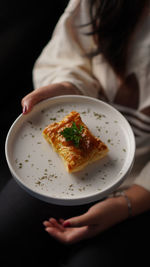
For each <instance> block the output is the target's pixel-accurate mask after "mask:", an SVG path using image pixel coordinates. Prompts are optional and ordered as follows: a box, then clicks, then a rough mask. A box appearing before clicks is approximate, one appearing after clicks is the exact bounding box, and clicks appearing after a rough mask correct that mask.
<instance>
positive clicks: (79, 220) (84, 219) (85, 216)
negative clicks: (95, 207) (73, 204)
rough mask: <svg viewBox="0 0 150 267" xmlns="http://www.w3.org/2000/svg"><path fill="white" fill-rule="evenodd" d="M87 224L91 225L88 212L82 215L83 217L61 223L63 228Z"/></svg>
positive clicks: (91, 221)
mask: <svg viewBox="0 0 150 267" xmlns="http://www.w3.org/2000/svg"><path fill="white" fill-rule="evenodd" d="M89 224H93V218H92V217H91V214H90V213H88V212H86V213H84V214H83V215H80V216H76V217H73V218H70V219H67V220H65V221H64V222H63V226H64V227H81V226H87V225H89Z"/></svg>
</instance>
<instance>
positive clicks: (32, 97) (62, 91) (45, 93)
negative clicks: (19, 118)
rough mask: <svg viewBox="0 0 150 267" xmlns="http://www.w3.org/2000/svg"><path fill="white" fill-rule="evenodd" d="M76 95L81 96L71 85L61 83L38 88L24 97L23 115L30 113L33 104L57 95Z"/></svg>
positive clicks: (22, 102)
mask: <svg viewBox="0 0 150 267" xmlns="http://www.w3.org/2000/svg"><path fill="white" fill-rule="evenodd" d="M67 94H68V95H70V94H71V95H72V94H74V95H76V94H81V93H80V91H79V90H78V89H77V88H76V87H75V86H74V85H73V84H71V83H68V82H63V83H56V84H50V85H47V86H44V87H41V88H38V89H36V90H34V91H32V92H31V93H29V94H28V95H26V96H25V97H24V98H23V99H22V101H21V104H22V110H23V114H27V113H28V112H30V111H31V110H32V108H33V106H34V105H35V104H37V103H38V102H40V101H41V100H44V99H47V98H49V97H53V96H58V95H67Z"/></svg>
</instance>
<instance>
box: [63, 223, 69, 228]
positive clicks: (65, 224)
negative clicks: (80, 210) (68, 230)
mask: <svg viewBox="0 0 150 267" xmlns="http://www.w3.org/2000/svg"><path fill="white" fill-rule="evenodd" d="M63 226H64V227H69V226H71V223H70V222H64V223H63Z"/></svg>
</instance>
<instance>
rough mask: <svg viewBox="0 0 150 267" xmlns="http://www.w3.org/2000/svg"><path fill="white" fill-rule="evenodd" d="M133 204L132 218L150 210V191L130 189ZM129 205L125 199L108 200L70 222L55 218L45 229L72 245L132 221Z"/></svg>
mask: <svg viewBox="0 0 150 267" xmlns="http://www.w3.org/2000/svg"><path fill="white" fill-rule="evenodd" d="M126 195H127V196H128V198H129V199H130V201H131V205H132V216H136V215H137V214H140V213H142V212H144V211H147V210H149V209H150V192H149V191H148V190H146V189H144V188H143V187H142V186H139V185H132V186H131V187H130V188H129V189H128V190H126ZM128 215H129V214H128V204H127V201H126V199H125V197H124V196H119V197H112V198H107V199H106V200H104V201H101V202H99V203H97V204H95V205H93V206H92V207H91V208H90V209H89V210H88V211H87V212H86V213H84V214H83V215H80V216H77V217H73V218H70V219H67V220H66V221H64V220H62V219H61V220H59V221H56V219H54V218H51V219H49V221H44V222H43V224H44V226H45V230H46V231H47V232H48V233H49V234H50V235H51V236H53V237H54V238H56V239H58V240H59V241H60V242H63V243H66V244H69V243H75V242H78V241H80V240H84V239H87V238H90V237H93V236H96V235H97V234H99V233H101V232H103V231H105V230H107V229H108V228H110V227H111V226H113V225H115V224H117V223H119V222H121V221H123V220H125V219H127V218H128Z"/></svg>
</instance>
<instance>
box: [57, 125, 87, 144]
mask: <svg viewBox="0 0 150 267" xmlns="http://www.w3.org/2000/svg"><path fill="white" fill-rule="evenodd" d="M82 130H83V126H82V125H79V128H78V127H77V125H76V123H75V122H73V123H72V126H71V127H66V128H65V129H64V130H63V131H62V132H61V135H63V136H64V137H65V139H66V141H72V142H73V144H74V146H75V147H79V144H80V140H81V138H82V135H81V134H82Z"/></svg>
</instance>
